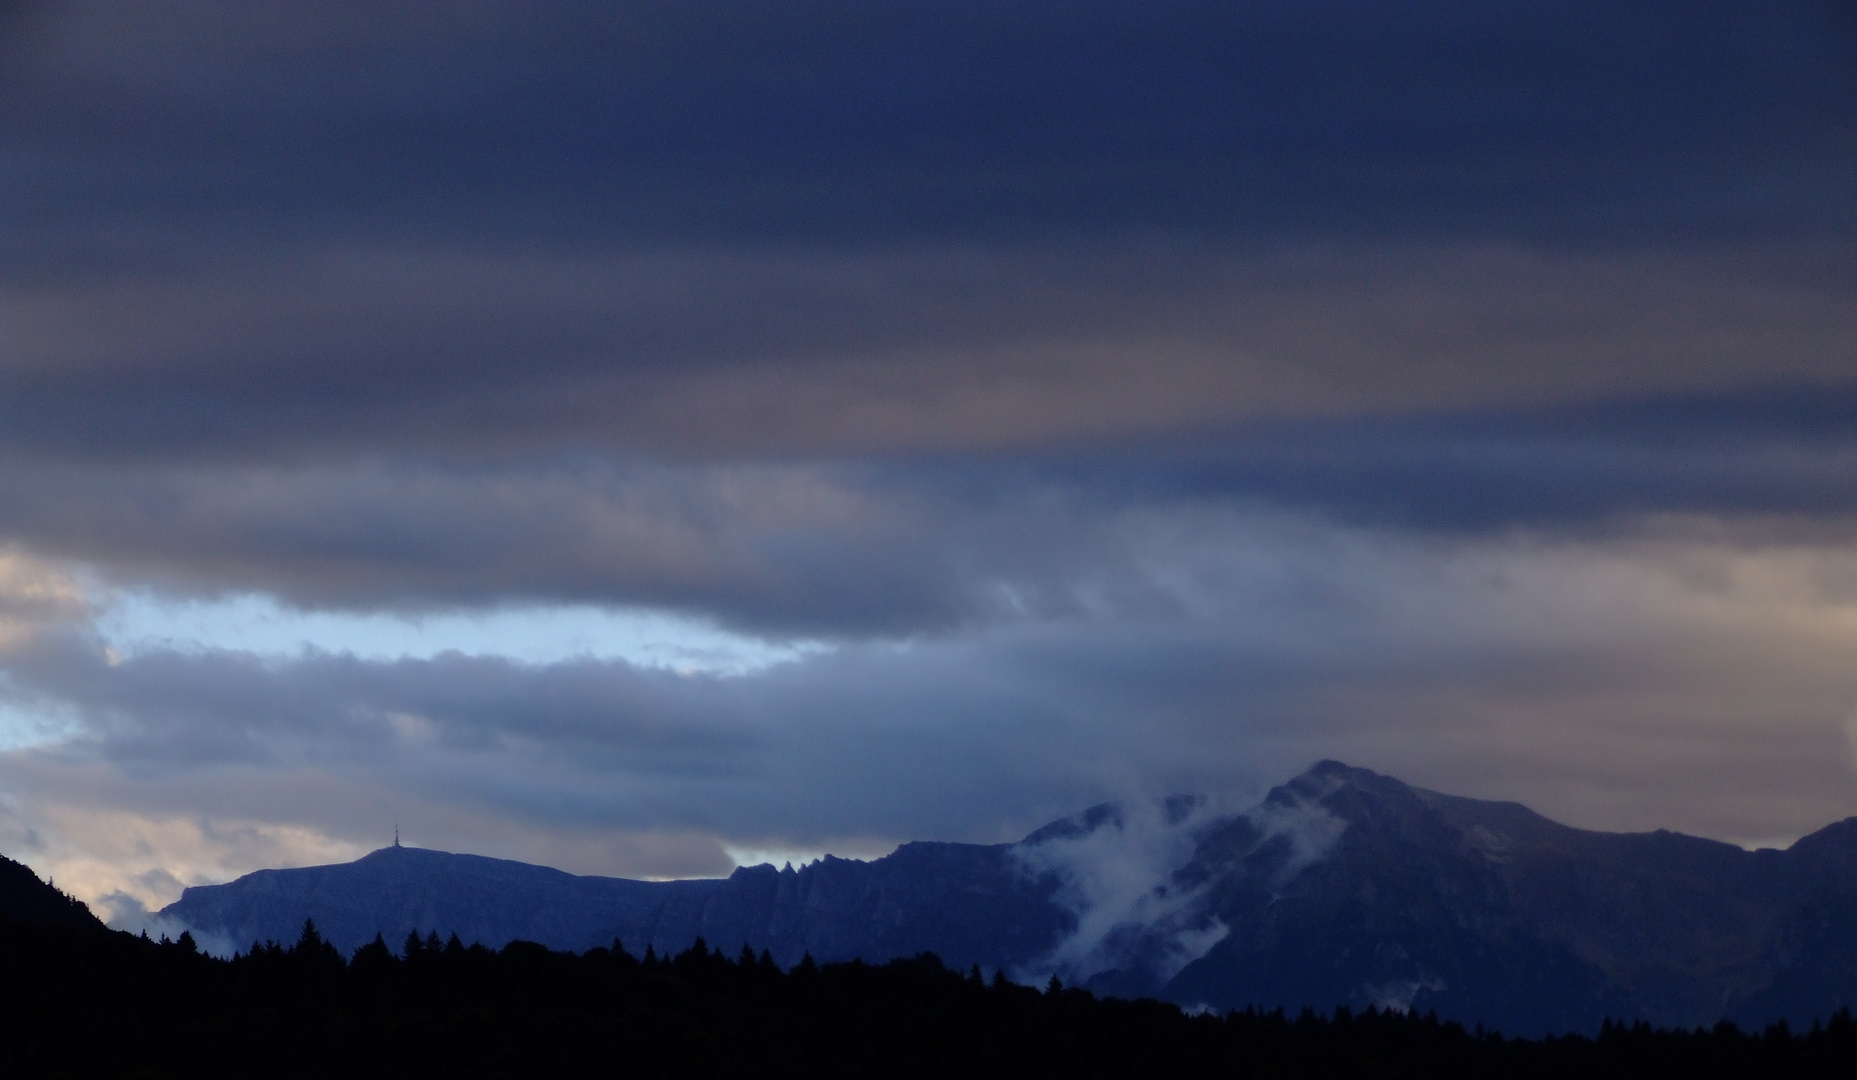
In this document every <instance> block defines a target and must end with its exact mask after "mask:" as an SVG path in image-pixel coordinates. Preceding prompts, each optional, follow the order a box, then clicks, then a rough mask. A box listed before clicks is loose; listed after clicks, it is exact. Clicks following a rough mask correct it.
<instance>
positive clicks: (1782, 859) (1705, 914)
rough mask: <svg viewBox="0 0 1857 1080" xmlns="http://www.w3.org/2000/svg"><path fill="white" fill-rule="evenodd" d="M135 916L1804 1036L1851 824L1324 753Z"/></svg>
mask: <svg viewBox="0 0 1857 1080" xmlns="http://www.w3.org/2000/svg"><path fill="white" fill-rule="evenodd" d="M160 915H161V916H162V917H164V918H166V919H171V920H175V921H176V922H179V923H183V924H185V925H187V926H188V927H191V928H192V929H193V931H194V933H195V934H196V936H199V937H200V938H201V939H202V940H205V941H210V942H219V943H222V946H223V947H229V948H230V947H237V948H243V947H246V946H248V945H249V944H250V943H252V942H258V941H266V940H277V941H283V942H289V941H292V940H295V938H296V936H297V934H298V933H299V932H300V930H301V928H302V924H303V921H304V919H306V918H313V919H314V920H315V922H316V924H317V927H318V928H319V930H320V931H321V933H322V934H323V935H324V937H325V938H327V939H328V940H329V941H331V942H333V943H334V944H336V945H337V946H338V947H341V948H343V949H344V950H352V949H354V948H356V947H358V946H360V945H361V944H363V943H365V942H367V941H371V940H373V938H374V937H375V935H376V934H377V933H378V934H384V935H386V937H387V938H388V939H389V940H390V941H392V942H394V943H396V944H397V943H398V942H399V941H400V940H402V939H403V938H404V937H405V935H407V934H409V933H413V932H418V933H421V934H425V933H429V932H433V931H436V932H438V933H439V934H440V935H441V936H449V935H451V934H454V933H455V934H457V935H458V936H459V937H460V938H461V939H462V940H463V941H466V942H473V941H481V942H483V943H485V944H487V945H491V946H500V945H502V944H504V943H506V942H508V941H511V940H530V941H537V942H540V943H542V944H545V945H548V946H550V947H553V948H560V949H575V950H580V949H586V948H590V947H593V946H595V945H611V943H612V942H613V940H614V939H619V940H620V941H622V942H623V943H624V945H625V946H626V947H627V948H628V949H630V950H631V951H633V952H642V951H644V950H645V949H646V948H647V947H650V948H653V949H656V950H658V951H660V952H664V951H674V950H681V949H683V948H686V947H688V946H689V945H690V944H691V942H693V941H694V940H695V939H697V938H698V937H701V938H703V939H705V940H707V941H708V942H709V943H710V944H712V945H717V946H722V947H726V948H730V949H733V948H735V947H737V946H739V945H743V944H746V945H747V946H749V947H752V948H754V949H756V950H762V949H765V950H767V951H769V952H770V953H771V954H772V956H773V958H774V959H775V961H776V962H778V963H780V964H782V965H783V966H784V965H791V964H794V963H796V962H799V961H800V960H801V958H802V957H804V956H807V955H810V956H812V957H813V958H814V959H815V960H818V961H820V962H827V961H833V960H848V959H852V958H863V959H865V960H868V961H873V962H875V961H881V960H885V959H889V958H891V957H896V956H909V955H914V954H916V953H920V952H934V953H936V954H938V955H939V956H941V957H942V958H943V959H944V960H945V961H946V962H948V963H950V964H953V965H955V966H957V967H960V968H966V967H968V966H969V965H975V964H977V965H980V966H981V967H982V968H983V969H986V970H987V971H988V972H989V973H990V972H992V971H1003V972H1005V973H1006V974H1007V975H1008V977H1011V978H1014V979H1019V980H1022V981H1036V982H1041V983H1042V982H1043V981H1044V980H1045V979H1047V978H1049V977H1050V976H1052V975H1055V976H1058V977H1059V978H1061V979H1062V980H1063V981H1064V982H1066V983H1068V984H1071V985H1082V986H1085V987H1088V988H1090V989H1092V990H1096V991H1098V992H1101V993H1107V994H1114V995H1119V996H1125V997H1138V996H1152V997H1158V998H1161V999H1164V1000H1171V1001H1175V1002H1178V1003H1180V1004H1182V1005H1186V1006H1189V1007H1205V1008H1210V1009H1217V1010H1227V1009H1232V1008H1244V1007H1247V1006H1262V1007H1266V1008H1270V1007H1276V1006H1282V1007H1285V1008H1288V1009H1291V1010H1297V1009H1300V1008H1302V1007H1304V1006H1311V1007H1314V1008H1317V1009H1321V1010H1327V1009H1331V1008H1333V1007H1335V1006H1337V1005H1347V1006H1349V1007H1352V1008H1356V1009H1359V1008H1364V1007H1366V1006H1370V1005H1371V1006H1376V1007H1381V1008H1398V1009H1416V1010H1420V1011H1427V1012H1429V1011H1436V1012H1437V1013H1438V1014H1439V1015H1441V1016H1444V1017H1448V1018H1452V1019H1457V1020H1460V1021H1463V1022H1464V1023H1466V1024H1471V1023H1481V1024H1484V1025H1487V1026H1490V1027H1493V1028H1497V1029H1499V1030H1502V1031H1504V1032H1506V1033H1510V1034H1541V1033H1546V1032H1556V1031H1589V1030H1592V1029H1595V1028H1597V1027H1598V1026H1599V1024H1600V1022H1601V1021H1602V1020H1604V1019H1606V1018H1613V1019H1622V1020H1632V1021H1635V1020H1644V1021H1649V1022H1651V1023H1653V1024H1657V1025H1660V1026H1682V1027H1694V1026H1704V1025H1709V1024H1713V1023H1715V1022H1716V1021H1718V1020H1721V1019H1733V1020H1736V1021H1738V1022H1741V1023H1744V1024H1746V1023H1752V1024H1765V1023H1767V1022H1770V1021H1771V1020H1774V1019H1780V1018H1785V1019H1788V1020H1790V1021H1792V1022H1794V1023H1809V1022H1810V1021H1811V1020H1812V1019H1813V1018H1814V1017H1824V1016H1827V1015H1829V1014H1830V1013H1831V1012H1832V1011H1834V1010H1836V1009H1838V1008H1841V1007H1844V1006H1845V1005H1847V1004H1849V1003H1850V1002H1852V1001H1857V818H1853V819H1848V820H1846V821H1843V822H1839V823H1837V824H1834V825H1831V826H1828V827H1826V828H1824V829H1821V830H1819V831H1818V832H1815V833H1813V834H1811V835H1809V836H1806V837H1804V838H1803V839H1801V840H1799V841H1798V842H1796V843H1795V844H1793V845H1792V846H1791V847H1790V848H1787V849H1786V850H1783V851H1781V850H1771V849H1765V850H1758V851H1747V850H1743V849H1742V848H1739V847H1736V846H1734V845H1731V844H1725V843H1720V842H1718V841H1713V840H1707V839H1701V838H1697V837H1691V836H1684V835H1681V834H1678V833H1672V832H1667V831H1661V830H1660V831H1658V832H1652V833H1605V832H1595V831H1590V830H1584V829H1576V828H1571V827H1568V826H1565V825H1561V824H1557V823H1556V822H1553V821H1550V820H1548V819H1547V818H1545V817H1542V816H1541V815H1539V814H1536V813H1534V812H1533V811H1531V810H1529V809H1527V808H1526V807H1524V806H1521V805H1520V804H1517V803H1511V802H1489V801H1483V800H1476V799H1467V798H1461V797H1457V796H1451V795H1444V794H1440V793H1438V792H1433V791H1427V790H1424V789H1421V788H1415V787H1412V786H1409V785H1407V784H1404V783H1402V782H1400V781H1398V780H1396V779H1393V778H1392V777H1388V776H1384V775H1381V774H1379V773H1375V772H1372V771H1369V770H1366V769H1360V768H1354V767H1350V766H1348V765H1344V764H1341V763H1339V762H1334V761H1324V762H1321V763H1319V764H1317V765H1315V766H1314V767H1312V768H1311V769H1309V770H1308V771H1307V772H1305V773H1303V774H1302V775H1300V776H1298V777H1296V778H1295V779H1293V780H1291V781H1289V782H1288V783H1286V784H1283V785H1282V786H1280V787H1277V788H1274V789H1272V790H1271V791H1270V793H1269V794H1268V795H1267V796H1266V797H1265V799H1264V800H1263V801H1262V802H1261V803H1259V804H1257V805H1255V806H1252V807H1249V808H1245V809H1242V810H1238V811H1232V810H1229V809H1227V808H1223V807H1221V806H1220V805H1218V804H1217V803H1216V802H1215V801H1213V800H1208V799H1204V798H1198V797H1186V796H1180V797H1175V798H1171V799H1168V800H1165V801H1162V802H1159V803H1155V804H1152V805H1149V804H1105V805H1102V806H1097V807H1093V808H1091V809H1089V810H1086V811H1084V812H1082V813H1080V814H1077V815H1075V816H1073V817H1069V818H1065V819H1063V820H1061V821H1057V822H1054V823H1052V824H1050V825H1047V826H1045V827H1044V828H1041V829H1039V830H1037V831H1036V832H1033V833H1032V834H1030V835H1029V836H1027V837H1025V838H1024V839H1023V840H1020V841H1018V842H1016V843H1010V844H995V845H977V844H958V843H934V842H918V843H908V844H904V845H902V846H901V847H899V848H897V849H896V851H895V852H893V853H892V854H890V855H887V856H885V857H883V858H879V859H874V860H869V861H862V860H854V859H839V858H834V857H831V856H827V857H825V858H823V859H820V860H816V861H814V862H811V863H808V864H807V865H805V866H803V867H800V868H798V869H794V868H793V867H791V866H787V867H785V868H782V869H776V868H775V867H773V866H770V865H762V866H755V867H743V868H740V869H738V870H736V871H735V872H734V874H732V875H731V876H729V877H727V878H721V879H704V880H687V881H663V882H654V881H633V880H626V879H621V878H605V877H588V876H577V875H573V874H568V873H564V872H562V871H559V870H553V869H548V868H545V867H537V866H529V865H526V864H523V863H517V862H509V861H504V860H498V859H489V858H483V857H480V856H474V855H454V854H449V853H446V852H439V851H428V850H422V849H417V848H405V847H398V846H395V847H390V848H384V849H381V850H379V851H375V852H373V853H372V854H369V855H367V856H365V857H363V858H361V859H359V860H356V861H355V862H352V863H346V864H340V865H334V866H317V867H304V868H299V869H289V870H263V871H259V872H257V873H253V874H248V875H246V876H244V877H242V878H239V879H238V880H236V881H232V882H229V883H227V884H224V885H211V886H196V887H193V888H189V889H187V890H186V891H185V892H184V893H183V894H182V896H181V898H180V900H178V901H177V902H175V903H174V904H172V905H170V906H169V907H167V908H165V909H163V911H162V912H160Z"/></svg>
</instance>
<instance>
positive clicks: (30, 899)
mask: <svg viewBox="0 0 1857 1080" xmlns="http://www.w3.org/2000/svg"><path fill="white" fill-rule="evenodd" d="M0 922H6V923H15V924H20V923H24V924H38V925H52V926H88V927H92V928H94V929H97V930H101V929H103V923H102V921H101V920H99V919H98V918H97V917H96V916H95V915H92V914H91V913H90V909H89V908H88V907H86V906H84V903H83V901H81V900H78V899H76V898H74V897H70V896H66V895H65V894H64V893H62V892H59V891H58V890H57V889H56V888H53V887H52V886H51V885H48V884H46V883H45V882H43V881H40V880H39V875H37V874H35V873H33V872H32V868H31V867H29V866H26V865H25V864H24V863H16V862H14V861H13V860H12V859H9V858H7V857H5V856H4V855H0Z"/></svg>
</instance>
